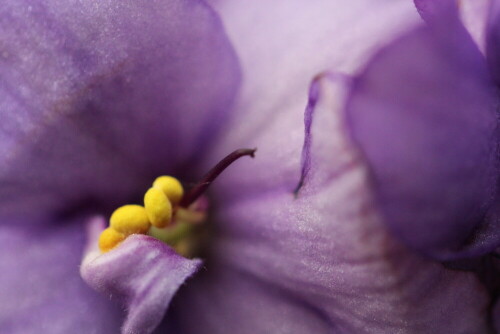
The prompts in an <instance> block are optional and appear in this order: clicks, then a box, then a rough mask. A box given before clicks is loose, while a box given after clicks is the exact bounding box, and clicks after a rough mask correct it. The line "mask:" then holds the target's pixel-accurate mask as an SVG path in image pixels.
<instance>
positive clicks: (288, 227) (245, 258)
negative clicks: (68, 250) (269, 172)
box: [167, 77, 489, 334]
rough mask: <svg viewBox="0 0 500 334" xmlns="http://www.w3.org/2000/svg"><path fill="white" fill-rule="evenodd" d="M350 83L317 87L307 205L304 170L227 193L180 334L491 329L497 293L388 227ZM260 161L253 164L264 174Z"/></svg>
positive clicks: (176, 319) (178, 323) (177, 307)
mask: <svg viewBox="0 0 500 334" xmlns="http://www.w3.org/2000/svg"><path fill="white" fill-rule="evenodd" d="M343 80H344V79H342V77H340V79H339V80H338V81H336V82H335V83H331V82H329V81H328V80H322V79H320V80H319V81H318V82H316V83H314V84H313V85H318V87H316V89H314V88H313V89H311V92H313V93H314V92H315V93H314V94H312V95H311V98H312V99H313V100H315V101H310V106H311V107H314V119H313V120H312V124H311V131H310V134H311V136H312V137H311V141H310V143H311V144H310V145H311V146H310V157H311V161H310V164H311V168H310V170H309V172H308V177H307V178H306V179H305V182H304V184H303V186H302V188H301V189H300V191H299V193H298V196H297V198H295V196H294V194H293V191H292V190H293V188H294V186H295V185H296V182H297V181H298V172H299V170H298V168H297V177H296V179H295V180H294V181H295V182H293V183H290V184H289V185H288V186H287V187H283V189H279V188H278V189H275V191H273V192H266V193H262V194H260V196H255V197H247V198H244V199H241V198H239V199H238V200H232V199H231V198H227V197H222V194H225V193H227V191H228V189H227V188H226V187H227V185H228V184H226V183H224V184H223V186H219V187H217V189H218V192H217V193H218V194H219V195H220V199H221V200H220V202H219V203H217V204H218V205H219V208H220V210H218V211H217V212H218V215H217V217H215V219H214V222H216V223H217V224H216V226H215V230H214V240H213V243H212V247H213V252H214V253H213V256H212V258H209V260H208V265H207V274H206V276H205V277H208V279H206V280H201V279H200V280H199V281H198V280H196V279H195V280H193V283H192V284H190V285H189V286H186V289H184V290H183V292H182V293H181V294H180V295H179V298H177V299H176V300H175V303H174V305H173V308H172V310H171V311H172V313H169V314H168V316H167V319H168V320H170V321H172V322H173V323H174V324H175V326H174V328H177V329H178V330H179V332H182V331H185V332H186V333H199V332H200V331H204V332H209V333H215V334H217V333H227V332H232V331H233V329H235V328H237V329H238V333H244V334H245V333H264V332H267V331H266V329H268V328H271V329H272V330H271V332H276V333H309V332H313V333H332V332H335V333H337V332H339V333H464V334H465V333H482V332H486V331H487V328H488V324H487V317H486V315H485V311H484V310H485V309H486V308H487V306H488V303H489V297H488V295H487V294H486V292H485V291H484V289H483V287H482V286H481V284H480V283H479V281H478V280H477V279H476V278H475V277H474V275H472V274H468V273H463V272H458V271H451V270H447V269H444V268H443V267H442V266H441V265H440V264H437V263H434V262H431V261H426V260H424V259H422V258H420V257H419V256H417V255H415V254H414V253H413V252H410V251H408V250H407V249H406V248H404V247H403V246H401V245H400V244H398V243H397V242H395V240H394V239H393V238H392V237H391V236H390V234H389V233H388V232H387V231H386V230H385V228H384V225H383V221H382V220H381V217H380V215H379V214H378V211H377V207H376V205H375V203H374V201H373V199H372V197H371V195H370V193H371V188H370V187H369V183H368V176H367V171H366V168H365V166H364V164H363V161H362V159H360V158H359V156H358V154H357V152H356V149H355V148H354V147H353V145H352V144H351V143H350V141H349V138H348V136H347V135H346V131H345V129H344V127H343V123H342V119H341V114H342V110H343V101H344V96H345V94H346V89H348V87H345V85H348V83H346V82H344V81H343ZM259 157H260V156H259V155H257V156H256V159H254V160H251V161H246V163H247V164H248V165H249V166H250V167H249V168H253V175H257V174H258V173H260V172H261V168H262V165H261V163H260V161H259ZM241 164H243V163H242V162H241ZM235 169H237V168H236V167H235ZM221 183H222V182H221ZM245 190H246V189H245V188H240V189H238V191H240V192H245ZM210 260H212V261H213V262H210ZM214 262H215V263H214ZM221 284H223V287H222V286H221ZM242 291H243V292H242ZM251 291H252V292H253V294H252V293H251ZM423 291H425V293H423ZM202 294H207V296H202ZM273 305H276V308H274V306H273ZM209 306H210V307H209ZM251 306H253V307H251ZM266 310H267V312H269V313H267V312H265V311H266ZM193 319H196V321H194V320H193ZM238 324H239V327H237V326H238Z"/></svg>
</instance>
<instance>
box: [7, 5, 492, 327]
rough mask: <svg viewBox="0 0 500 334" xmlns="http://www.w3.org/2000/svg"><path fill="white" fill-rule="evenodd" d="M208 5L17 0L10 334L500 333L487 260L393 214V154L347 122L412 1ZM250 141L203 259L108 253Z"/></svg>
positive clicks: (10, 134) (227, 180)
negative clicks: (151, 203) (375, 149)
mask: <svg viewBox="0 0 500 334" xmlns="http://www.w3.org/2000/svg"><path fill="white" fill-rule="evenodd" d="M209 5H211V6H213V7H214V9H215V10H213V9H212V8H211V7H209ZM209 5H207V4H205V3H203V2H200V1H194V0H191V1H181V0H156V1H145V0H136V1H133V0H122V1H116V0H105V1H76V0H75V1H62V0H50V1H20V0H7V1H5V2H4V4H2V7H0V28H1V30H0V80H2V86H1V88H0V97H1V98H0V113H1V115H2V127H1V130H0V138H1V142H0V154H1V156H0V182H1V184H2V187H1V188H0V217H1V220H0V247H1V252H0V270H1V276H0V298H1V299H0V332H5V333H40V332H47V333H80V332H81V333H115V332H119V328H122V329H121V330H122V332H123V333H151V332H156V333H332V332H333V333H396V332H397V333H401V332H403V333H434V332H435V333H487V332H488V331H489V330H491V326H492V318H493V317H494V316H492V314H491V313H489V312H490V306H491V303H492V296H491V295H490V293H489V292H488V291H487V289H486V288H485V286H484V285H483V284H482V283H481V282H480V280H479V279H478V278H477V277H476V275H475V274H474V273H470V272H462V271H455V270H451V269H447V268H445V267H444V266H443V265H442V264H441V263H439V262H437V261H435V260H432V259H427V258H425V257H422V256H421V255H420V254H419V253H418V252H415V251H414V250H412V249H409V248H408V247H407V246H406V245H403V244H402V243H400V240H399V239H398V238H395V237H394V235H393V233H392V232H390V231H389V230H388V229H386V225H389V226H392V225H391V224H392V223H391V220H390V219H387V217H389V218H390V217H391V216H390V215H389V216H387V215H385V214H384V213H383V212H384V210H383V207H384V206H383V205H382V206H380V201H379V198H378V195H379V194H380V193H379V192H378V190H379V189H380V188H377V187H374V186H373V184H372V182H371V181H372V178H371V176H372V173H373V171H377V169H376V167H377V164H376V163H374V161H375V160H373V159H370V156H369V155H368V154H367V155H366V156H363V155H362V154H360V149H361V151H362V152H363V151H364V152H366V151H367V150H366V146H365V145H364V143H363V141H362V140H360V138H359V136H358V135H357V134H359V132H356V131H355V128H354V127H351V128H348V127H347V125H346V122H345V120H344V115H345V113H346V112H347V114H348V115H349V112H353V110H355V109H353V108H354V107H353V105H354V104H353V103H354V102H353V101H355V100H354V97H356V96H357V95H356V94H361V93H363V92H364V91H361V92H360V91H359V90H357V89H356V87H357V86H356V85H355V84H354V85H353V82H356V81H355V80H356V78H362V77H363V76H366V75H368V74H367V73H370V70H371V68H372V66H374V65H373V64H375V63H376V60H377V59H378V58H377V56H376V57H375V58H373V59H374V60H373V59H372V60H371V61H369V63H368V67H366V68H365V69H361V68H360V66H361V65H362V64H363V63H364V62H365V61H366V60H368V59H369V57H370V56H372V55H373V53H374V52H376V51H377V50H379V49H380V48H382V49H381V50H382V51H380V52H381V53H378V54H383V53H384V52H389V51H387V50H391V49H392V48H395V47H397V45H398V43H400V40H398V39H396V40H395V41H394V38H396V37H397V36H399V35H400V34H401V33H405V32H406V31H408V30H409V31H410V34H411V31H413V30H412V29H413V27H414V26H417V28H416V29H417V31H420V30H418V29H422V28H420V25H421V24H423V23H421V22H420V19H419V17H418V15H417V13H416V10H415V9H414V7H413V6H412V3H411V2H410V1H408V2H405V1H393V0H384V1H378V2H377V3H376V4H375V3H373V1H369V0H356V1H349V2H341V1H333V2H330V1H324V0H317V1H298V0H297V1H295V0H294V1H290V0H286V1H285V0H276V1H271V2H270V1H267V0H266V1H264V0H255V1H250V2H243V1H225V0H213V1H210V2H209ZM218 15H220V18H221V19H222V20H220V19H219V16H218ZM423 29H428V28H423ZM426 31H427V30H426ZM226 32H227V35H228V37H227V36H226ZM232 45H233V46H234V50H233V47H232ZM384 50H385V51H384ZM238 62H239V64H240V65H239V64H238ZM327 70H330V71H335V72H336V73H340V72H343V73H346V74H347V75H343V74H342V75H340V74H320V75H318V74H319V73H325V71H327ZM359 71H361V72H359ZM391 71H392V69H388V71H387V73H392V72H391ZM332 73H333V72H332ZM353 73H360V74H358V76H357V77H355V79H354V81H353V79H352V78H351V77H350V74H353ZM394 73H396V74H395V75H397V71H396V72H394ZM313 78H315V79H313ZM311 80H312V84H310V83H311ZM309 85H310V87H309ZM353 87H354V88H353ZM377 87H379V86H378V85H377ZM380 87H383V86H380ZM307 100H308V101H309V102H308V103H307V106H306V108H305V113H304V105H305V104H306V103H305V102H306V101H307ZM354 106H355V105H354ZM356 110H357V109H356ZM304 115H305V116H304ZM304 117H305V125H306V126H305V130H304V124H303V119H304ZM351 121H352V120H351ZM349 124H350V125H352V124H356V123H353V122H351V123H349ZM353 129H354V131H352V133H351V132H350V131H351V130H353ZM351 134H353V135H354V139H355V140H354V141H353V140H352V139H351ZM241 147H258V152H257V155H256V157H255V159H247V158H245V159H242V160H240V161H237V162H235V163H234V164H233V165H232V166H230V168H228V169H227V170H226V171H224V173H223V174H222V175H221V176H220V177H219V178H218V179H217V181H216V183H214V185H213V187H212V188H211V191H210V192H209V193H208V194H207V198H208V201H209V203H210V211H209V219H208V220H207V221H206V222H205V224H206V225H207V227H208V228H209V229H210V234H209V238H208V239H209V240H208V247H207V248H206V249H204V251H203V252H202V253H200V254H199V256H198V257H196V258H193V259H191V258H185V257H183V256H181V255H180V254H178V253H176V252H175V250H174V249H172V248H171V247H170V246H168V245H167V244H165V243H163V242H161V241H159V240H157V239H155V238H152V237H149V236H146V235H132V236H129V237H128V238H127V239H126V240H125V241H123V242H122V243H121V244H120V245H119V246H117V247H116V248H115V249H113V250H111V251H109V252H107V253H104V254H103V253H101V252H100V251H99V250H98V249H97V236H98V234H99V233H100V232H101V231H102V229H103V228H104V226H105V225H107V219H108V218H109V215H110V214H111V212H112V211H113V210H114V209H116V208H117V207H118V206H120V205H123V204H127V203H134V202H140V200H141V196H142V195H143V193H144V192H145V191H146V190H147V188H148V187H149V186H150V184H151V182H152V181H153V180H154V178H155V177H157V176H159V175H162V174H171V175H175V176H176V177H177V178H179V179H181V180H183V181H185V182H186V183H187V184H189V183H190V182H196V180H199V179H200V178H201V176H202V175H203V173H204V172H206V171H207V170H208V169H209V168H210V167H211V166H212V165H214V164H215V163H217V161H218V160H220V159H221V158H222V157H224V156H225V155H226V154H228V153H229V152H231V151H232V150H234V149H237V148H241ZM365 158H368V159H365ZM434 158H436V157H434ZM395 161H397V159H395ZM437 161H438V162H439V161H440V160H439V159H438V160H437ZM375 162H376V161H375ZM297 185H298V186H297ZM381 208H382V210H381ZM424 227H425V225H424ZM396 235H397V234H396ZM402 240H403V241H408V240H407V239H405V238H404V236H403V238H402ZM410 241H411V239H410ZM410 245H411V242H410ZM411 246H413V245H411ZM82 258H83V260H82V262H81V266H80V261H81V259H82ZM79 271H81V274H82V277H80V274H79ZM82 278H83V279H82ZM84 280H85V282H86V283H88V284H89V285H90V286H91V287H92V288H94V289H96V290H98V291H99V293H97V292H94V291H93V290H92V289H91V288H90V287H89V286H87V285H86V283H85V282H84ZM495 314H496V313H495Z"/></svg>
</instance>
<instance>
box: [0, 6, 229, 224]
mask: <svg viewBox="0 0 500 334" xmlns="http://www.w3.org/2000/svg"><path fill="white" fill-rule="evenodd" d="M0 18H1V19H0V40H1V41H2V42H1V44H0V77H1V78H2V79H1V82H0V115H1V119H2V125H1V127H0V143H1V145H0V157H1V158H0V182H1V183H2V185H5V186H2V187H1V189H0V202H1V206H0V213H2V214H4V215H5V214H6V213H10V214H31V215H35V214H40V213H42V212H41V210H43V213H47V212H50V213H53V212H54V211H56V210H58V209H61V208H67V207H68V205H74V206H76V205H82V202H84V201H86V200H87V201H93V202H98V203H105V204H104V205H106V206H107V207H106V208H107V209H110V208H114V207H115V205H116V203H122V202H123V201H125V200H130V198H131V197H132V196H134V195H136V194H135V191H137V189H140V188H141V187H143V186H144V185H145V184H149V183H150V182H151V180H152V178H154V177H156V176H157V175H158V174H163V173H168V172H173V170H174V169H175V168H180V166H181V165H183V164H185V163H187V162H188V160H192V159H196V158H197V157H198V156H199V155H201V152H203V150H205V149H206V147H208V146H209V145H210V143H211V141H212V139H213V138H214V137H215V134H216V132H217V130H218V128H219V127H220V125H221V124H222V123H223V122H224V120H225V119H226V117H227V116H228V112H229V108H228V107H229V105H230V103H231V101H232V98H233V95H234V93H235V91H236V89H237V87H238V80H239V72H238V71H239V70H238V66H237V62H236V58H235V55H234V52H233V50H232V48H231V46H230V45H229V43H228V41H227V39H226V36H225V33H224V31H223V27H222V25H221V23H220V22H219V20H218V18H217V16H216V15H215V13H214V12H213V11H212V10H211V9H210V8H209V7H208V6H207V5H205V4H204V3H203V2H201V1H197V0H190V1H184V0H158V1H147V0H103V1H98V2H96V1H77V0H70V1H67V0H49V1H44V2H40V1H35V0H6V1H3V2H2V6H1V8H0ZM21 198H22V200H21ZM6 211H8V212H6Z"/></svg>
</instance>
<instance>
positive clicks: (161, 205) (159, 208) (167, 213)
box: [144, 187, 172, 228]
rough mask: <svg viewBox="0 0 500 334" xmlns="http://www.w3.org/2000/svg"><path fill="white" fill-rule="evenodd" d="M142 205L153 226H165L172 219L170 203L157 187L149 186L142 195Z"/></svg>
mask: <svg viewBox="0 0 500 334" xmlns="http://www.w3.org/2000/svg"><path fill="white" fill-rule="evenodd" d="M144 207H145V208H146V213H147V215H148V218H149V221H150V222H151V224H153V226H156V227H160V228H162V227H166V226H167V225H168V224H169V223H170V220H171V219H172V204H171V203H170V200H169V199H168V198H167V196H166V195H165V193H164V192H163V191H162V190H161V189H159V188H155V187H153V188H149V190H148V191H147V192H146V195H144Z"/></svg>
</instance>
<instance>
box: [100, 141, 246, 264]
mask: <svg viewBox="0 0 500 334" xmlns="http://www.w3.org/2000/svg"><path fill="white" fill-rule="evenodd" d="M255 151H256V149H240V150H236V151H234V152H233V153H231V154H229V155H228V156H226V157H225V158H224V159H222V160H221V161H220V162H219V163H218V164H217V165H215V167H213V168H212V169H211V170H210V171H209V172H208V173H207V174H206V175H205V177H204V178H203V179H202V180H201V181H200V182H199V183H198V184H196V185H195V186H194V187H193V188H192V189H191V190H190V191H189V192H188V193H187V194H184V188H183V186H182V184H181V182H179V180H177V179H176V178H175V177H172V176H160V177H158V178H157V179H156V180H155V181H154V182H153V185H152V187H151V188H149V189H148V190H147V191H146V194H145V195H144V206H141V205H131V204H129V205H124V206H122V207H119V208H118V209H116V210H115V211H114V212H113V214H112V215H111V218H110V220H109V227H108V228H107V229H105V230H104V231H103V232H102V233H101V235H100V237H99V241H98V242H99V248H100V250H101V251H102V252H103V253H105V252H108V251H110V250H112V249H113V248H115V247H117V246H118V245H119V244H120V243H121V242H122V241H123V240H125V239H126V238H127V237H128V236H129V235H132V234H148V235H150V236H152V237H154V238H156V239H158V240H161V241H163V242H165V243H167V244H169V245H170V246H172V247H173V248H174V249H175V250H176V251H177V252H178V253H179V254H181V255H184V256H190V255H191V253H192V250H193V249H194V248H195V246H196V244H197V241H198V235H199V233H197V232H198V230H199V227H200V226H201V225H202V224H203V223H204V222H205V220H206V217H207V210H208V200H207V198H206V197H205V196H203V194H204V193H205V191H206V190H207V188H208V187H209V186H210V184H211V183H212V182H213V181H214V180H215V179H216V178H217V177H218V176H219V175H220V174H221V173H222V172H223V171H224V170H225V169H226V168H227V167H228V166H229V165H231V164H232V163H233V162H234V161H236V160H238V159H239V158H241V157H243V156H245V155H249V156H251V157H253V156H254V153H255Z"/></svg>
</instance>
